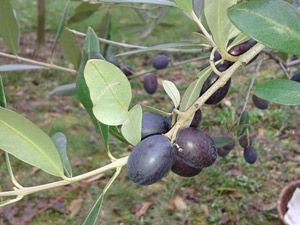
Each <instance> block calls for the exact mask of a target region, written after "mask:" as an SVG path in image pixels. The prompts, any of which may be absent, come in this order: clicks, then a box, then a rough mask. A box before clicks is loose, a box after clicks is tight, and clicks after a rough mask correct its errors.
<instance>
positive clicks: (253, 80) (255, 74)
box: [242, 59, 264, 112]
mask: <svg viewBox="0 0 300 225" xmlns="http://www.w3.org/2000/svg"><path fill="white" fill-rule="evenodd" d="M263 60H264V59H261V60H260V61H259V62H258V64H257V66H256V68H255V73H254V75H253V76H252V78H251V81H250V83H249V87H248V90H247V93H246V97H245V101H244V104H243V108H242V112H244V111H245V110H246V107H247V104H248V101H249V97H250V92H251V90H252V88H253V85H254V82H255V79H256V77H258V76H259V70H260V67H261V64H262V62H263Z"/></svg>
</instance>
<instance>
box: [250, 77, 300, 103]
mask: <svg viewBox="0 0 300 225" xmlns="http://www.w3.org/2000/svg"><path fill="white" fill-rule="evenodd" d="M255 95H256V96H258V97H260V98H262V99H265V100H267V101H270V102H274V103H277V104H281V105H300V84H299V83H298V82H295V81H291V80H270V81H267V82H265V83H262V84H259V85H257V86H256V88H255Z"/></svg>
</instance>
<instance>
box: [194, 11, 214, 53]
mask: <svg viewBox="0 0 300 225" xmlns="http://www.w3.org/2000/svg"><path fill="white" fill-rule="evenodd" d="M192 19H193V20H194V21H195V22H196V23H197V25H198V27H199V29H200V30H201V32H202V33H203V35H204V36H205V37H206V38H207V40H208V41H209V43H210V45H211V46H212V47H216V44H215V42H214V40H213V39H212V36H211V35H210V34H209V33H208V32H207V30H206V29H205V27H204V26H203V24H202V23H201V21H200V20H199V18H198V17H197V15H196V14H195V13H194V12H193V13H192Z"/></svg>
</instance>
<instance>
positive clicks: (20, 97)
mask: <svg viewBox="0 0 300 225" xmlns="http://www.w3.org/2000/svg"><path fill="white" fill-rule="evenodd" d="M46 3H47V31H48V33H49V34H52V36H53V34H54V33H55V31H56V26H57V24H58V22H59V17H60V15H61V13H62V9H63V6H64V3H63V1H46ZM34 4H35V1H31V0H22V1H20V0H14V5H15V6H16V10H17V13H18V16H19V18H20V24H21V28H22V31H23V32H24V34H23V35H24V36H26V33H27V32H32V31H34V30H35V25H34V24H36V23H35V17H36V16H35V8H34V7H35V5H34ZM76 5H78V3H72V7H71V10H70V14H72V13H73V12H74V9H75V7H76ZM125 9H126V13H125V12H124V8H122V7H116V8H113V9H111V13H112V15H113V27H114V28H113V31H114V32H113V39H114V40H124V41H126V42H128V43H135V44H143V45H153V44H157V43H166V42H176V41H180V40H185V39H188V38H189V36H190V33H191V32H192V31H195V30H196V27H195V26H194V25H193V24H192V23H191V22H190V21H189V20H188V19H186V18H185V17H183V16H181V14H180V12H178V11H177V10H175V9H170V10H169V11H168V13H167V15H166V17H165V18H164V20H163V22H164V23H166V24H172V25H173V26H168V27H167V26H158V27H157V28H156V29H155V30H154V32H153V33H152V34H151V35H150V36H149V37H148V38H147V39H145V40H141V39H140V38H139V37H138V35H137V33H135V32H133V31H132V30H133V29H129V28H131V27H134V23H133V22H132V21H134V22H135V21H139V20H138V17H137V15H135V14H134V11H133V10H132V9H131V8H125ZM105 11H106V9H103V10H102V9H100V10H99V12H97V13H95V14H94V15H93V16H91V18H89V19H88V20H86V21H83V22H81V23H78V24H72V25H70V27H71V28H74V29H79V30H82V31H85V30H86V28H87V26H92V27H94V28H97V26H98V25H99V22H100V19H99V18H101V17H102V16H103V15H104V14H105ZM125 15H126V16H125ZM121 28H122V29H121ZM25 40H26V41H27V42H28V43H27V42H26V43H25V46H23V47H22V49H21V51H22V53H25V50H26V46H34V41H33V40H27V39H25ZM52 40H53V39H52ZM27 44H28V45H27ZM118 51H119V50H118ZM152 54H153V53H151V54H150V56H151V55H152ZM21 55H22V54H21ZM48 55H49V53H48V52H47V51H45V52H41V51H40V52H38V53H37V56H39V57H44V58H46V60H48ZM170 56H171V58H172V60H174V61H178V60H181V59H185V58H190V57H193V56H192V55H182V54H172V55H170ZM57 61H62V60H61V59H60V58H58V59H57ZM121 61H123V62H126V63H129V64H132V65H134V66H135V70H136V71H140V70H143V69H145V67H146V68H150V65H149V57H148V56H147V55H146V54H142V55H137V56H135V57H129V58H126V59H123V58H122V59H121ZM144 64H145V65H144ZM254 69H255V66H254V65H250V66H248V67H246V68H245V69H242V70H240V71H238V73H237V74H236V75H235V77H234V79H233V84H232V88H231V90H230V94H229V95H228V97H226V99H225V100H226V102H227V103H226V104H224V102H225V101H223V103H222V104H220V105H218V106H204V107H203V109H202V112H203V120H202V122H201V125H200V128H201V129H203V130H205V131H206V132H208V133H210V134H212V135H219V134H224V133H230V134H234V130H233V129H232V126H233V125H234V123H235V122H236V121H237V120H238V117H237V116H236V115H237V113H236V112H237V111H239V110H240V107H241V105H242V104H243V98H244V95H245V93H246V90H247V86H248V83H249V81H250V78H251V74H252V73H253V71H254ZM277 70H278V67H277V66H276V65H274V64H272V62H271V61H265V62H264V63H263V67H262V70H261V75H260V77H259V78H258V81H257V82H261V81H264V80H268V79H273V78H275V77H283V74H281V73H279V74H276V71H277ZM196 74H197V65H191V66H183V67H182V68H179V69H175V70H173V69H167V70H165V71H161V72H158V75H159V76H160V77H164V78H168V79H171V80H173V81H174V82H175V83H176V84H177V86H178V87H179V89H180V91H181V93H183V91H184V89H185V88H186V87H187V85H188V82H190V81H192V80H193V79H195V76H196ZM74 80H75V76H73V75H72V76H70V75H67V74H64V73H61V72H57V71H47V72H40V71H34V72H30V73H21V74H20V73H19V74H6V75H4V84H5V88H6V93H7V99H8V102H9V107H10V108H13V109H14V110H16V111H17V112H19V113H22V114H24V115H25V116H26V117H27V118H29V119H30V120H32V121H33V122H35V123H36V124H38V125H39V126H40V127H42V128H43V129H44V130H45V131H46V132H47V133H48V134H49V135H52V134H54V133H55V132H63V133H65V134H66V136H67V139H68V154H69V156H70V158H71V161H72V165H73V170H74V174H80V173H83V172H85V171H89V170H92V169H93V168H97V167H100V166H102V165H105V164H106V163H107V162H108V158H107V156H106V155H105V153H104V151H102V148H101V140H99V136H98V135H97V134H96V133H95V131H94V127H93V125H92V124H91V122H90V121H89V118H88V116H87V114H86V113H85V112H84V110H83V109H82V107H81V106H80V104H79V103H78V101H77V99H76V98H75V97H49V95H48V93H49V91H51V90H52V89H53V88H54V87H56V86H57V85H59V84H63V83H69V82H73V81H74ZM36 82H38V84H37V85H36ZM132 87H133V90H134V102H142V103H143V104H147V105H150V106H155V107H158V108H159V109H165V110H168V108H169V107H170V106H171V104H170V100H169V99H168V97H166V95H165V93H164V92H163V90H162V87H159V90H158V92H157V93H155V95H154V96H148V95H147V94H145V92H144V91H143V88H142V84H141V79H137V80H135V81H133V82H132ZM228 103H230V104H228ZM229 105H231V106H229ZM248 110H249V113H250V118H251V133H252V134H253V135H254V136H255V143H254V145H255V147H256V148H257V150H258V155H259V158H258V162H257V163H256V164H255V165H253V166H250V165H247V164H246V163H245V162H244V160H243V156H242V149H241V148H240V147H239V146H238V145H237V146H236V148H235V149H234V151H232V152H231V153H230V154H229V155H228V156H227V157H226V158H218V160H217V162H216V163H215V164H214V165H213V166H212V167H210V168H207V169H204V170H203V171H202V172H201V173H200V175H199V176H197V177H195V178H192V179H184V178H180V177H178V176H176V175H175V174H172V173H169V174H168V176H166V177H165V178H164V179H163V180H162V181H161V182H158V183H156V184H154V185H151V186H148V187H141V186H138V185H135V184H133V183H131V182H129V181H128V178H127V174H126V168H124V170H123V172H122V173H121V175H120V176H119V178H118V179H117V180H116V182H115V184H114V185H112V187H111V189H110V190H109V192H108V193H107V195H106V197H105V201H104V205H103V210H102V212H101V217H100V219H99V224H103V225H111V224H130V225H135V224H156V225H165V224H192V225H212V224H214V225H218V224H220V225H221V224H239V225H240V224H242V225H248V224H249V225H256V224H257V225H258V224H259V225H261V224H263V225H271V224H272V225H277V224H279V221H278V217H277V214H276V210H275V209H274V207H271V206H272V204H273V205H274V203H276V201H277V198H278V195H279V192H280V190H281V188H282V187H283V186H284V185H285V184H286V183H287V182H289V181H291V180H294V179H296V178H297V177H299V175H300V169H299V157H298V159H297V156H298V155H299V143H297V141H296V135H295V133H297V132H299V127H300V121H299V119H298V118H299V116H300V113H299V107H285V106H278V105H273V104H271V107H270V109H269V110H266V111H261V110H258V109H255V108H254V107H253V105H252V103H251V101H250V102H249V104H248ZM111 148H112V152H113V154H114V155H116V156H118V157H119V156H123V155H127V154H128V151H129V148H128V146H126V145H124V144H120V143H119V142H118V141H117V140H115V139H114V138H111ZM2 158H3V157H2ZM2 158H1V163H0V176H1V177H2V179H1V181H0V187H1V189H3V190H4V189H5V190H7V189H8V188H9V187H10V185H11V184H10V181H9V179H8V177H7V172H6V168H5V165H4V163H3V162H4V161H3V159H2ZM292 159H294V160H292ZM297 160H298V161H297ZM13 168H14V170H15V172H16V174H17V178H18V179H19V180H20V182H21V183H22V184H24V185H28V186H30V185H34V184H39V183H45V182H49V181H51V180H52V179H53V178H51V177H49V176H48V175H47V174H44V173H43V172H41V171H36V170H34V169H33V168H32V167H30V166H28V165H25V164H23V163H20V162H19V161H18V160H16V159H14V158H13ZM111 175H112V173H107V174H106V175H105V176H104V177H102V178H100V179H99V181H98V182H94V183H90V184H84V183H80V184H76V185H75V186H74V187H73V188H74V189H72V190H70V191H69V190H68V189H56V190H49V191H47V192H41V193H38V194H34V195H32V196H28V197H26V198H25V199H24V200H23V201H27V200H28V201H34V200H36V199H37V200H38V201H41V202H42V201H43V200H44V199H51V198H55V197H57V196H58V195H60V194H63V195H65V198H64V200H63V204H64V208H65V209H66V211H65V212H64V213H60V212H58V211H57V210H55V209H53V208H51V209H48V210H46V211H45V212H43V213H39V214H38V215H37V216H35V217H34V218H33V219H32V220H31V221H30V222H29V223H28V224H30V225H39V224H81V222H82V221H83V220H84V218H85V216H86V215H87V212H88V211H89V209H90V207H91V205H92V204H93V202H94V200H95V198H96V197H97V196H98V195H99V193H101V190H102V189H103V187H104V185H105V183H106V182H107V181H108V179H109V177H110V176H111ZM78 198H79V199H80V198H81V200H82V204H81V207H80V209H79V210H78V212H77V214H76V215H75V216H73V217H72V216H71V212H70V211H68V210H69V208H68V207H69V205H70V204H71V203H72V202H73V201H74V200H76V199H78ZM180 199H181V201H180ZM23 201H22V202H20V203H18V204H16V205H15V206H14V207H16V208H17V209H18V210H19V211H18V212H19V213H22V212H23V211H24V210H23V207H24V206H23V204H24V202H23ZM176 201H177V202H176ZM145 202H151V203H152V206H151V207H150V208H149V209H148V210H147V212H146V213H145V214H144V215H143V216H141V217H139V218H137V217H136V216H135V214H134V212H135V211H136V210H137V209H136V208H138V206H140V205H141V204H143V203H145ZM270 205H271V206H270ZM1 222H2V223H3V224H7V221H5V220H4V219H3V217H2V218H0V224H1Z"/></svg>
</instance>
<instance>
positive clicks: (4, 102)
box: [0, 75, 7, 108]
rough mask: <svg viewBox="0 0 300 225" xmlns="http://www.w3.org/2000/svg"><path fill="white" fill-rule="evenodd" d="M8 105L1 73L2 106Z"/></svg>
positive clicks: (0, 102) (0, 96)
mask: <svg viewBox="0 0 300 225" xmlns="http://www.w3.org/2000/svg"><path fill="white" fill-rule="evenodd" d="M6 105H7V103H6V97H5V91H4V85H3V81H2V77H1V75H0V107H3V108H5V107H6Z"/></svg>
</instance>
